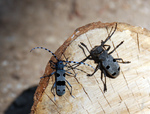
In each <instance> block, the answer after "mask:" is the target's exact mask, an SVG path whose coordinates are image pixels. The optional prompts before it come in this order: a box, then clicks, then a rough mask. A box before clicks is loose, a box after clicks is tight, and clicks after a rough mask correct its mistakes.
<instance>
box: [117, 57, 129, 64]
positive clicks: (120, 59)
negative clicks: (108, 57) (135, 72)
mask: <svg viewBox="0 0 150 114" xmlns="http://www.w3.org/2000/svg"><path fill="white" fill-rule="evenodd" d="M115 60H119V61H118V62H119V63H131V62H130V61H124V60H123V59H122V58H115ZM120 61H121V62H120Z"/></svg>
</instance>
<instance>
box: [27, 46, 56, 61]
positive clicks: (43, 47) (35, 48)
mask: <svg viewBox="0 0 150 114" xmlns="http://www.w3.org/2000/svg"><path fill="white" fill-rule="evenodd" d="M35 49H44V50H46V51H48V52H50V53H51V54H52V55H53V56H54V57H55V58H56V59H57V60H58V58H57V57H56V55H55V54H54V53H53V52H52V51H50V50H49V49H47V48H44V47H35V48H32V49H31V50H30V52H31V51H33V50H35Z"/></svg>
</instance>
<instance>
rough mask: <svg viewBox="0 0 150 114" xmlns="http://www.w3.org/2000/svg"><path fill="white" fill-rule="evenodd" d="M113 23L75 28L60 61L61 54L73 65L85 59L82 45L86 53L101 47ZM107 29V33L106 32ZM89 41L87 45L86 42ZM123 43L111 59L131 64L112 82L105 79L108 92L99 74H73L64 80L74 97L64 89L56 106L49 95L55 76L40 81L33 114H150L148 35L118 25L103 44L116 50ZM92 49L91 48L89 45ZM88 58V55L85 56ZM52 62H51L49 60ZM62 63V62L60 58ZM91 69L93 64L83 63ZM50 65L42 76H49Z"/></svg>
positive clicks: (85, 68) (149, 34) (88, 69)
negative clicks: (72, 62) (79, 45)
mask: <svg viewBox="0 0 150 114" xmlns="http://www.w3.org/2000/svg"><path fill="white" fill-rule="evenodd" d="M112 27H115V23H101V22H96V23H91V24H89V25H86V26H83V27H80V28H78V29H77V30H76V31H75V32H74V33H73V34H72V35H71V36H70V37H69V38H68V39H67V40H66V41H65V43H64V44H63V46H61V47H60V48H59V49H58V50H57V51H56V55H57V56H58V58H59V57H61V55H62V53H63V52H64V55H65V56H66V57H67V58H69V60H72V61H81V60H82V59H84V58H85V56H84V54H83V52H82V50H81V49H80V48H79V47H78V44H80V42H84V43H85V44H86V45H87V46H88V47H89V49H92V47H94V46H95V45H100V43H101V40H104V39H105V38H106V37H107V36H108V33H110V30H111V28H112ZM106 28H107V29H106ZM88 39H89V41H88ZM121 41H124V43H123V45H121V46H120V47H119V48H118V49H117V51H116V52H114V53H113V54H112V55H113V57H115V58H118V57H120V58H123V59H124V60H125V61H131V63H130V64H120V67H121V73H120V75H119V76H118V77H117V78H115V79H111V78H107V89H108V90H107V92H105V93H104V92H103V83H102V81H101V79H100V75H101V72H100V70H99V71H98V72H97V73H96V74H95V75H94V76H92V77H88V76H86V74H85V73H83V72H81V71H78V70H75V72H76V73H78V74H77V77H76V78H77V79H75V78H74V77H69V76H68V77H66V79H67V80H68V81H69V82H70V84H71V85H72V87H73V95H74V96H75V99H74V98H73V97H71V96H70V94H69V91H68V90H67V89H66V93H65V95H63V96H62V97H59V96H57V95H56V102H55V101H54V96H53V95H52V93H51V87H52V84H53V83H54V76H52V77H51V78H50V79H49V78H45V79H42V80H41V81H40V85H39V87H38V89H37V91H36V93H35V96H34V105H33V107H32V111H31V112H32V113H36V114H50V113H52V114H57V113H61V114H66V113H68V114H72V113H78V114H86V113H89V114H96V113H99V114H103V113H107V114H108V113H114V114H115V113H121V114H122V113H123V114H126V113H132V114H134V113H148V112H150V76H149V75H150V74H149V73H150V52H149V51H150V31H148V30H146V29H143V28H141V27H134V26H131V25H128V24H125V23H118V26H117V30H116V32H115V33H114V35H113V36H112V38H111V40H109V41H108V42H107V43H106V44H108V45H111V49H113V45H112V43H113V44H114V45H115V46H116V45H117V44H119V43H120V42H121ZM89 42H90V43H91V45H92V47H91V45H90V43H89ZM87 54H88V52H87ZM52 59H53V60H54V58H52ZM61 59H64V58H63V56H62V57H61ZM86 63H88V64H91V65H93V66H94V67H95V66H96V64H94V62H93V61H89V60H88V61H86ZM78 68H80V69H82V70H84V71H86V72H87V73H92V72H93V69H92V68H90V67H88V66H84V65H81V66H79V67H78ZM51 72H52V69H50V66H49V63H48V65H47V67H46V70H45V74H50V73H51Z"/></svg>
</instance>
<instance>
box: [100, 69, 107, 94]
mask: <svg viewBox="0 0 150 114" xmlns="http://www.w3.org/2000/svg"><path fill="white" fill-rule="evenodd" d="M100 70H101V80H102V82H103V84H104V92H105V91H107V86H106V72H105V70H104V69H103V68H102V67H100ZM103 74H104V78H105V82H104V81H103Z"/></svg>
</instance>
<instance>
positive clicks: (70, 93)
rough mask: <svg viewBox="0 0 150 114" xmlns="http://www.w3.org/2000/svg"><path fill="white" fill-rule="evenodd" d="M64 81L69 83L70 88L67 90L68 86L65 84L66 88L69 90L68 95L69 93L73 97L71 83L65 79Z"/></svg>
mask: <svg viewBox="0 0 150 114" xmlns="http://www.w3.org/2000/svg"><path fill="white" fill-rule="evenodd" d="M66 82H67V83H68V85H69V86H70V88H71V90H69V88H68V86H67V85H66V87H67V89H68V90H69V92H70V95H71V96H72V97H73V98H75V97H74V96H73V95H72V86H71V84H70V83H69V82H68V81H67V80H66Z"/></svg>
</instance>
